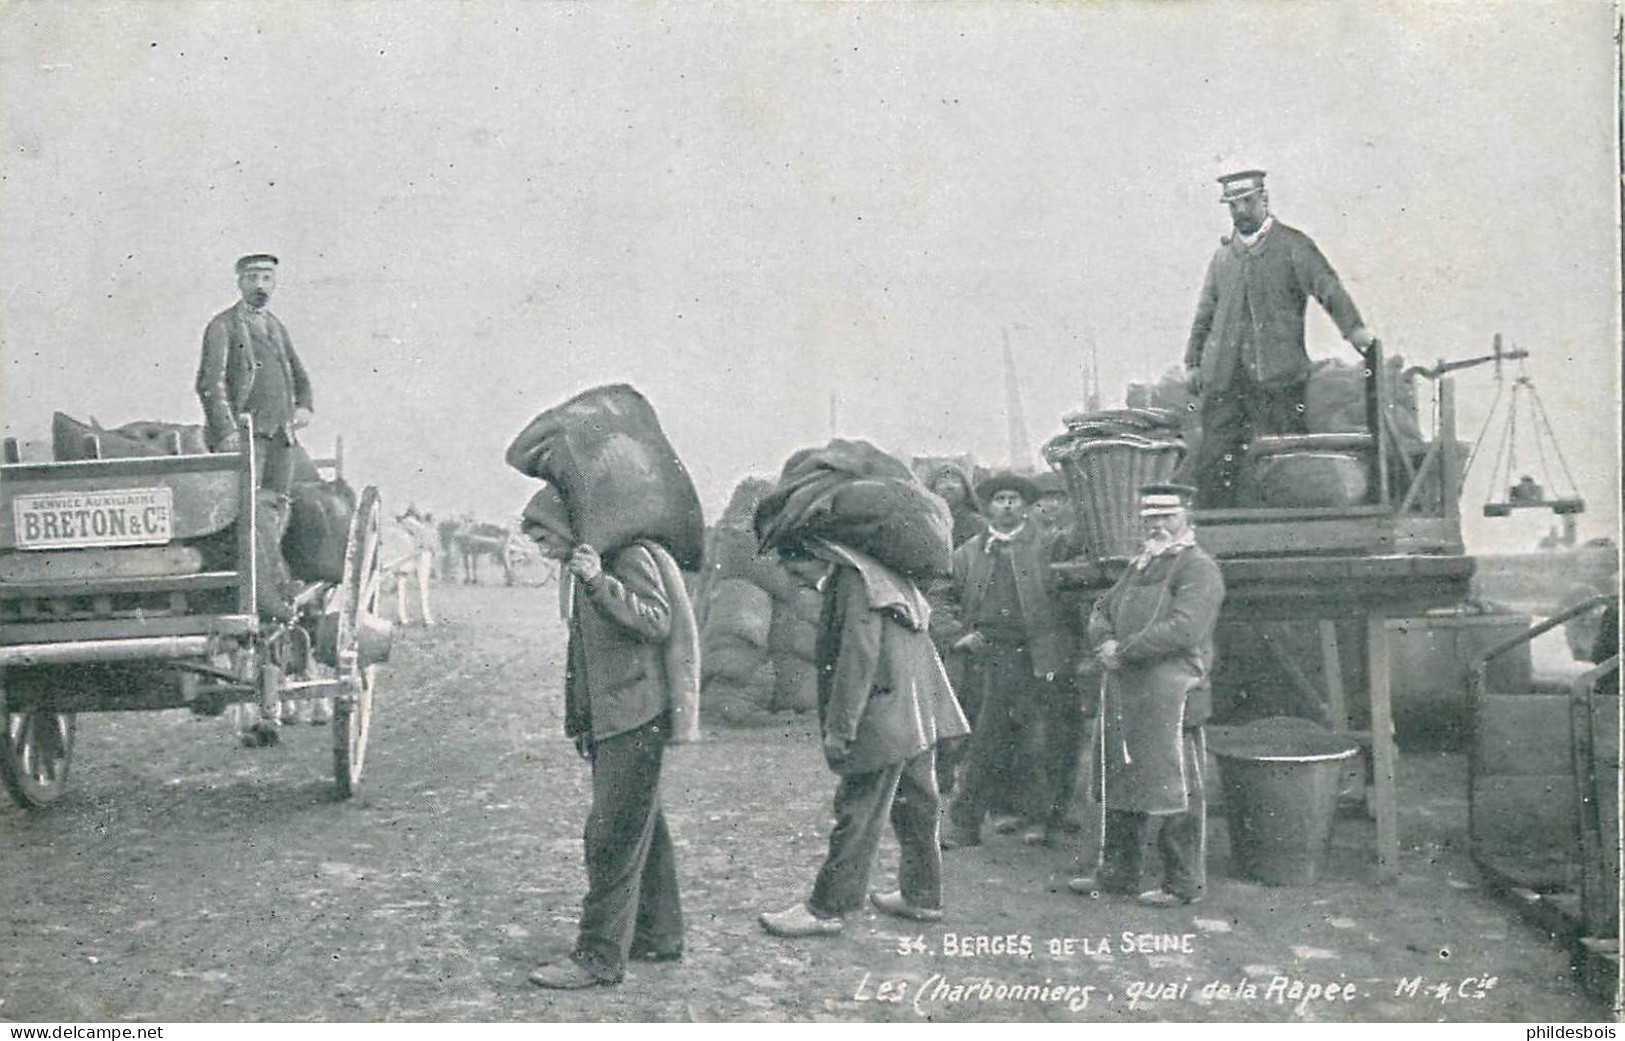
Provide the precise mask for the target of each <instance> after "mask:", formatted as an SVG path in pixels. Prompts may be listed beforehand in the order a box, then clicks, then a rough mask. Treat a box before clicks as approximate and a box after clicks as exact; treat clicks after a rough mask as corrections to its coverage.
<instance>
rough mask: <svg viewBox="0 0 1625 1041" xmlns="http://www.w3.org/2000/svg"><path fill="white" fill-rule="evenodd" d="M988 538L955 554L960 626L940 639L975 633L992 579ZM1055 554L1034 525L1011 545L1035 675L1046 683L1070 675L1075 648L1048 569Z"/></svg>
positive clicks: (945, 631) (941, 630)
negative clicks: (977, 617)
mask: <svg viewBox="0 0 1625 1041" xmlns="http://www.w3.org/2000/svg"><path fill="white" fill-rule="evenodd" d="M987 538H988V536H987V533H986V532H983V533H982V534H980V535H978V536H976V537H975V538H973V539H971V540H970V541H969V542H967V543H965V544H964V545H963V546H960V547H959V548H958V549H956V550H954V576H953V591H954V596H953V599H954V601H955V608H956V610H955V611H954V614H955V618H954V623H955V624H954V626H953V629H952V630H950V629H948V628H946V627H944V626H939V627H938V628H939V639H945V640H948V639H957V637H958V636H959V635H960V634H962V633H964V632H968V631H969V630H970V629H971V628H974V625H975V620H976V612H977V611H978V609H980V608H981V606H982V600H983V598H985V597H986V596H987V590H988V585H989V584H990V582H991V580H992V578H993V554H991V553H989V552H988V551H987ZM1055 553H1056V549H1055V545H1054V542H1053V540H1051V539H1050V538H1049V537H1048V536H1046V535H1045V534H1044V533H1043V532H1042V531H1041V530H1040V529H1039V527H1038V525H1037V524H1036V523H1034V522H1033V521H1030V520H1029V521H1028V522H1027V526H1026V528H1025V529H1024V530H1023V531H1022V532H1021V533H1020V534H1018V535H1017V536H1016V538H1015V540H1014V541H1013V542H1012V543H1011V544H1010V565H1011V567H1012V568H1013V569H1014V571H1015V574H1016V597H1017V599H1018V600H1019V601H1020V603H1021V618H1022V622H1023V624H1024V625H1025V626H1026V632H1027V648H1028V651H1029V652H1030V653H1031V655H1032V660H1033V675H1035V676H1037V677H1039V678H1043V679H1048V678H1054V677H1056V676H1060V675H1064V674H1065V673H1066V670H1067V669H1068V668H1070V666H1071V662H1072V652H1073V646H1074V636H1073V631H1072V630H1073V627H1072V626H1071V625H1068V624H1067V614H1068V612H1067V611H1066V609H1065V607H1064V606H1063V605H1062V603H1061V602H1060V600H1059V598H1058V597H1057V596H1056V590H1055V579H1054V572H1052V571H1051V570H1050V566H1049V565H1050V561H1051V560H1052V559H1054V557H1055Z"/></svg>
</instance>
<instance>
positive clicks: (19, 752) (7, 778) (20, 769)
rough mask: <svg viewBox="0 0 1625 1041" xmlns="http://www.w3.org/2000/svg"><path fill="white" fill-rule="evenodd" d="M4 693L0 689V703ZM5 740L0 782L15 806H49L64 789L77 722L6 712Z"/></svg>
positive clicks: (49, 715)
mask: <svg viewBox="0 0 1625 1041" xmlns="http://www.w3.org/2000/svg"><path fill="white" fill-rule="evenodd" d="M3 701H4V690H3V689H0V702H3ZM4 718H5V721H6V741H5V747H4V748H3V749H0V781H4V782H5V785H6V791H8V792H10V793H11V798H12V800H13V801H14V802H16V803H17V805H18V806H21V807H23V808H24V809H28V810H35V809H40V808H42V807H45V806H49V805H50V804H51V803H53V802H56V800H57V799H59V798H61V797H62V793H63V791H64V790H66V789H67V786H68V766H69V764H70V763H71V762H72V760H73V735H74V731H75V730H76V729H77V728H78V720H77V718H76V717H75V716H73V715H72V714H62V713H57V712H37V711H27V712H6V713H5V717H4Z"/></svg>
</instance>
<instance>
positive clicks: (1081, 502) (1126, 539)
mask: <svg viewBox="0 0 1625 1041" xmlns="http://www.w3.org/2000/svg"><path fill="white" fill-rule="evenodd" d="M1184 455H1185V444H1184V442H1182V441H1151V440H1147V439H1144V438H1132V439H1130V438H1121V439H1119V438H1102V439H1100V440H1096V441H1079V442H1074V443H1073V444H1071V445H1069V446H1068V447H1067V449H1066V451H1064V452H1056V453H1054V454H1053V455H1052V456H1051V459H1050V461H1051V462H1052V463H1053V464H1055V465H1056V466H1057V467H1059V468H1060V471H1061V474H1062V476H1064V477H1065V478H1066V488H1067V493H1068V494H1069V495H1070V496H1071V498H1072V508H1073V510H1074V511H1076V513H1077V519H1078V529H1077V530H1078V536H1079V541H1081V542H1082V543H1083V552H1084V555H1085V556H1087V557H1089V558H1090V559H1092V560H1127V559H1129V558H1131V557H1133V556H1134V554H1135V553H1137V552H1139V548H1140V542H1141V539H1142V534H1141V531H1140V511H1139V495H1140V486H1141V485H1145V484H1152V483H1154V482H1157V481H1168V480H1172V479H1173V476H1174V471H1175V470H1177V469H1178V468H1179V462H1180V460H1181V459H1182V458H1184Z"/></svg>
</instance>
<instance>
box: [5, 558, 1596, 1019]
mask: <svg viewBox="0 0 1625 1041" xmlns="http://www.w3.org/2000/svg"><path fill="white" fill-rule="evenodd" d="M437 592H438V593H439V594H440V595H441V598H442V606H441V610H442V612H443V614H444V617H445V618H446V620H447V621H446V624H443V625H442V626H440V627H438V628H435V629H432V630H424V629H421V628H413V629H408V630H405V631H403V633H402V635H401V639H400V640H399V641H398V643H397V650H396V655H395V660H394V662H393V663H392V664H391V666H390V667H389V668H388V669H387V670H386V673H385V675H384V678H383V680H382V685H381V689H380V698H379V702H378V705H377V711H376V715H375V716H374V730H373V743H372V747H371V751H370V753H369V758H368V765H367V775H366V778H365V781H364V787H363V791H362V793H361V794H360V795H359V796H358V797H356V798H354V799H352V800H350V801H345V802H340V801H336V800H335V799H334V797H333V796H332V794H331V790H332V780H331V774H330V769H331V767H330V763H331V755H330V751H329V749H330V744H329V734H328V732H327V731H325V730H319V729H316V728H308V727H301V728H298V729H297V730H294V731H293V732H291V733H290V734H289V735H288V739H287V741H286V742H285V743H284V745H283V746H282V747H281V748H279V749H275V750H256V751H248V750H243V749H240V748H238V747H236V745H235V743H234V742H233V740H232V738H231V735H230V733H229V730H228V728H227V727H226V725H225V724H224V723H223V722H221V721H218V720H211V721H207V722H200V721H196V720H194V719H192V718H191V717H190V716H189V715H187V714H184V713H155V714H131V715H121V716H96V717H83V718H82V719H81V723H80V742H79V748H78V754H77V759H76V763H75V769H76V773H77V776H76V779H75V786H74V790H73V791H72V792H71V793H70V794H69V795H68V796H66V797H65V798H64V800H63V801H62V802H60V803H58V804H57V805H56V806H55V807H53V808H52V809H51V810H49V811H48V812H45V813H39V814H28V813H24V812H22V811H19V810H13V809H11V808H10V807H9V805H8V806H7V807H6V808H4V809H0V893H3V899H4V901H5V904H6V913H5V916H4V922H3V924H0V1018H4V1019H8V1020H14V1021H64V1020H67V1021H73V1020H78V1021H87V1020H98V1021H100V1020H162V1021H210V1020H251V1021H260V1020H276V1021H282V1020H294V1021H298V1020H470V1021H509V1020H572V1021H574V1020H764V1021H779V1020H861V1021H868V1020H895V1021H916V1020H918V1019H920V1018H922V1017H923V1018H930V1019H933V1020H973V1021H993V1020H1026V1021H1124V1022H1137V1021H1154V1020H1165V1021H1167V1020H1171V1021H1192V1022H1194V1021H1206V1020H1262V1021H1302V1022H1322V1021H1350V1020H1409V1021H1416V1020H1422V1021H1430V1020H1447V1021H1457V1020H1463V1021H1505V1020H1541V1021H1553V1020H1557V1021H1582V1020H1600V1019H1604V1018H1610V1016H1611V1013H1610V1012H1609V1010H1608V1009H1607V1008H1605V1007H1603V1006H1600V1005H1598V1004H1595V1003H1594V1002H1591V1001H1589V1000H1588V999H1587V998H1586V997H1585V996H1584V995H1583V993H1582V992H1581V991H1580V990H1579V989H1578V988H1577V987H1576V985H1575V984H1574V983H1573V982H1572V980H1571V977H1570V972H1569V966H1568V961H1567V955H1566V954H1565V952H1564V951H1563V949H1562V948H1560V947H1559V946H1558V945H1557V944H1556V943H1554V942H1553V941H1552V940H1551V939H1550V938H1549V937H1546V936H1544V935H1541V934H1539V933H1537V932H1535V931H1534V930H1533V929H1531V928H1530V927H1528V926H1526V925H1524V924H1522V923H1521V922H1520V921H1518V920H1516V919H1515V918H1513V917H1512V916H1511V915H1510V914H1509V913H1508V912H1507V911H1506V910H1505V909H1503V907H1502V905H1500V904H1498V903H1496V902H1495V901H1493V900H1492V899H1491V898H1490V897H1489V896H1488V895H1487V894H1486V893H1485V892H1484V891H1483V890H1482V888H1481V885H1480V882H1479V880H1478V877H1477V875H1476V873H1475V871H1474V869H1473V867H1472V865H1471V863H1470V861H1469V860H1468V858H1467V856H1466V851H1465V821H1466V800H1465V794H1464V792H1465V767H1464V765H1463V764H1462V762H1461V760H1460V759H1459V758H1458V757H1452V756H1443V755H1437V754H1435V755H1429V756H1413V757H1407V758H1404V759H1402V761H1401V769H1402V778H1401V783H1402V791H1401V796H1402V802H1403V803H1404V806H1405V812H1404V817H1403V820H1402V837H1403V840H1404V847H1405V850H1404V859H1403V869H1404V870H1403V874H1402V876H1401V878H1400V879H1399V881H1398V882H1396V883H1394V884H1392V885H1388V886H1384V887H1373V886H1372V885H1371V884H1370V879H1371V877H1372V872H1373V855H1372V852H1371V851H1372V830H1373V829H1372V827H1371V825H1370V823H1369V822H1367V821H1365V820H1363V819H1359V818H1357V817H1349V818H1343V819H1340V820H1339V822H1338V826H1337V832H1336V838H1335V843H1336V846H1335V849H1334V855H1333V857H1332V860H1331V863H1330V864H1329V865H1328V871H1327V877H1326V878H1325V879H1324V880H1323V881H1322V882H1321V883H1319V884H1317V885H1316V886H1314V887H1311V888H1306V889H1271V888H1266V887H1262V886H1255V885H1250V884H1245V883H1242V882H1237V881H1234V880H1232V879H1230V878H1229V877H1228V874H1227V869H1228V861H1227V848H1226V839H1225V836H1224V829H1223V826H1222V823H1220V822H1219V820H1218V819H1217V818H1218V816H1219V815H1217V814H1216V815H1215V818H1216V819H1215V824H1214V828H1213V839H1214V860H1213V865H1214V867H1213V874H1214V880H1215V884H1214V887H1213V892H1212V894H1211V895H1210V897H1209V898H1208V900H1207V902H1205V903H1203V904H1201V905H1198V906H1196V907H1192V908H1184V909H1180V910H1167V911H1158V910H1149V909H1143V908H1140V907H1138V906H1137V905H1134V904H1132V903H1125V902H1121V901H1118V900H1115V899H1110V898H1107V899H1097V900H1090V899H1086V898H1080V897H1076V896H1073V895H1072V894H1070V893H1068V892H1066V890H1065V888H1064V885H1063V884H1062V883H1063V882H1064V879H1065V878H1066V876H1067V874H1068V873H1069V869H1070V866H1071V862H1072V860H1073V857H1074V856H1075V855H1076V854H1077V852H1078V851H1077V850H1074V849H1030V848H1025V847H1022V846H1020V845H1019V844H1018V843H1017V842H1016V841H1015V840H1014V839H1013V838H1010V837H1004V836H998V837H994V836H991V835H990V836H989V839H988V841H987V843H986V844H984V845H983V846H981V847H979V848H976V849H972V850H965V851H959V852H955V853H951V854H948V855H947V856H948V860H947V862H946V878H945V889H946V893H947V897H948V901H949V912H948V913H949V917H948V920H947V921H946V922H944V923H943V924H941V925H939V926H933V927H931V928H927V929H920V928H906V927H900V926H904V925H905V923H901V922H898V921H895V920H892V919H887V918H882V917H877V916H875V915H873V914H869V913H865V914H862V915H858V916H856V917H854V918H853V919H852V920H851V921H849V922H848V925H847V928H846V932H845V934H844V935H842V936H839V937H836V938H826V939H819V940H800V941H785V940H778V939H773V938H771V937H768V936H766V935H765V934H763V933H762V932H761V930H760V929H759V928H758V926H757V924H756V915H757V914H758V913H759V912H761V911H763V910H766V909H776V908H779V907H783V906H785V905H787V904H789V903H790V902H792V901H794V900H797V899H800V898H802V897H803V896H805V893H806V890H807V887H808V885H809V883H810V880H811V876H812V873H813V871H814V870H815V868H816V865H817V863H818V860H819V857H820V855H821V853H822V850H823V846H824V842H825V839H826V836H827V831H828V827H829V816H828V814H829V809H828V800H829V797H830V794H831V792H832V791H833V782H832V779H831V777H830V775H829V774H828V773H827V772H826V771H825V769H824V767H823V764H822V761H821V758H820V756H819V752H818V749H817V744H816V741H815V740H814V738H813V735H812V727H811V725H810V724H809V723H808V722H807V721H790V722H788V723H786V724H785V725H784V726H782V727H779V728H776V729H770V730H755V731H736V732H722V733H716V734H713V735H711V736H710V739H709V740H708V743H706V744H704V745H701V746H694V747H687V748H683V749H678V750H675V751H674V752H673V753H672V754H671V756H670V757H669V759H668V769H667V790H666V795H665V799H666V806H667V812H668V815H669V818H670V820H671V824H672V828H673V831H674V833H675V836H676V839H677V845H678V855H679V858H680V861H679V866H680V872H681V878H682V885H683V899H684V909H685V912H686V915H687V920H688V937H687V957H686V958H685V960H684V961H683V962H681V963H678V964H663V965H634V967H633V968H632V969H631V970H630V971H629V973H628V976H627V980H626V982H625V983H624V984H623V985H622V986H620V987H617V988H613V989H603V990H593V991H590V992H574V993H566V994H553V993H546V992H542V991H539V990H537V989H536V988H534V987H532V986H530V985H529V984H528V983H527V982H526V980H525V976H526V973H527V972H528V971H529V970H530V969H531V967H532V966H533V965H534V964H535V963H536V962H537V961H539V960H541V959H543V958H545V957H547V956H549V955H553V954H557V953H559V952H561V951H562V950H564V949H566V948H567V947H568V944H569V943H570V941H571V939H572V938H573V931H574V922H575V916H576V913H577V908H578V902H579V899H580V896H581V893H582V891H583V889H584V886H585V879H584V873H583V869H582V863H581V848H580V839H579V835H580V829H581V823H582V820H583V818H584V815H585V813H586V807H587V802H588V783H587V781H588V777H587V771H586V768H585V765H584V764H583V763H582V762H581V761H580V760H578V759H577V758H576V756H575V753H574V750H573V749H572V747H571V746H570V745H569V744H568V743H566V742H565V741H564V739H563V737H562V735H561V733H560V727H559V716H560V694H559V680H560V659H561V654H562V650H563V646H562V632H561V630H560V626H559V623H558V621H557V618H556V600H555V598H554V596H553V595H552V591H551V590H540V591H538V590H528V589H506V588H501V587H496V586H491V587H477V588H465V587H460V586H448V587H442V588H441V589H440V590H437ZM894 865H895V849H894V848H891V847H890V846H888V847H887V848H885V849H883V850H882V854H881V862H880V865H879V867H878V869H877V873H876V882H877V884H878V883H880V882H883V881H884V880H885V877H886V874H887V872H888V871H889V870H892V868H893V866H894ZM1068 941H1070V945H1068ZM1418 981H1419V982H1418ZM1411 983H1415V984H1416V988H1415V990H1414V991H1412V990H1411V989H1409V984H1411Z"/></svg>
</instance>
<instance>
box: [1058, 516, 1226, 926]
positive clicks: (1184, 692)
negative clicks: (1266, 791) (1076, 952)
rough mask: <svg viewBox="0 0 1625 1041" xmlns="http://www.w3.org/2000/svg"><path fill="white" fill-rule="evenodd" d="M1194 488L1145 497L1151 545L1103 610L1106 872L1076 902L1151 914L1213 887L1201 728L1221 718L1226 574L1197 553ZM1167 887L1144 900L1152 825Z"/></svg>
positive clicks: (1094, 631) (1093, 621)
mask: <svg viewBox="0 0 1625 1041" xmlns="http://www.w3.org/2000/svg"><path fill="white" fill-rule="evenodd" d="M1192 492H1193V489H1191V488H1189V487H1186V486H1184V485H1177V484H1148V485H1146V486H1145V487H1143V488H1141V489H1140V516H1141V518H1142V519H1143V520H1144V522H1145V529H1146V538H1145V543H1144V545H1143V547H1142V548H1141V550H1140V552H1139V555H1138V556H1136V557H1135V558H1134V560H1133V561H1132V562H1130V564H1129V566H1128V569H1127V570H1125V571H1124V572H1123V575H1122V577H1121V578H1119V579H1118V580H1117V584H1116V585H1114V586H1112V588H1111V589H1110V590H1108V591H1107V593H1106V594H1105V595H1104V596H1102V597H1101V598H1100V600H1099V601H1097V602H1096V604H1095V608H1094V611H1093V613H1092V614H1091V615H1090V618H1089V639H1090V642H1091V643H1092V644H1093V646H1094V648H1095V654H1096V656H1097V657H1098V658H1099V661H1100V665H1101V668H1102V669H1104V670H1105V682H1104V684H1103V689H1102V691H1101V704H1100V716H1099V722H1098V724H1097V726H1096V731H1095V736H1096V741H1095V756H1094V757H1093V759H1094V763H1095V774H1094V780H1095V782H1096V783H1095V785H1094V787H1095V795H1096V797H1097V799H1098V800H1099V801H1100V804H1101V806H1102V807H1103V809H1104V817H1105V821H1104V837H1103V840H1102V843H1101V863H1100V871H1099V872H1098V873H1097V874H1096V875H1094V876H1086V877H1082V878H1074V879H1072V880H1071V881H1070V882H1069V883H1068V886H1069V887H1070V888H1071V889H1072V890H1073V892H1077V893H1085V894H1088V893H1094V892H1108V893H1123V894H1131V895H1132V894H1135V893H1138V896H1139V900H1140V902H1141V903H1145V904H1149V905H1152V906H1159V907H1160V906H1173V905H1177V904H1193V903H1196V902H1197V901H1198V900H1200V899H1201V898H1202V896H1203V893H1204V890H1205V889H1206V887H1207V820H1206V810H1207V804H1206V785H1205V782H1204V778H1203V775H1202V774H1203V769H1204V763H1203V755H1202V751H1203V749H1202V738H1201V733H1202V732H1201V727H1202V724H1203V723H1205V722H1206V721H1207V717H1208V715H1209V714H1210V713H1211V711H1212V702H1213V695H1212V692H1211V690H1210V688H1209V678H1208V677H1209V675H1210V674H1211V672H1212V667H1213V629H1214V626H1215V625H1216V624H1217V623H1218V620H1219V608H1220V606H1222V604H1223V603H1224V578H1223V576H1222V575H1221V574H1220V573H1219V565H1218V564H1216V563H1214V561H1213V558H1212V557H1210V556H1208V555H1207V553H1206V552H1205V551H1203V550H1202V548H1201V547H1200V546H1198V545H1197V544H1196V530H1195V529H1194V528H1193V527H1191V522H1190V501H1191V494H1192ZM1153 817H1160V818H1161V819H1162V826H1161V830H1160V832H1159V834H1158V836H1157V848H1158V850H1159V851H1160V852H1161V854H1162V865H1163V882H1162V885H1161V886H1159V887H1158V888H1156V889H1152V890H1148V891H1145V892H1139V888H1140V868H1141V863H1140V858H1141V852H1142V850H1143V849H1144V846H1145V839H1146V830H1147V828H1148V827H1149V826H1150V822H1151V818H1153Z"/></svg>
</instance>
